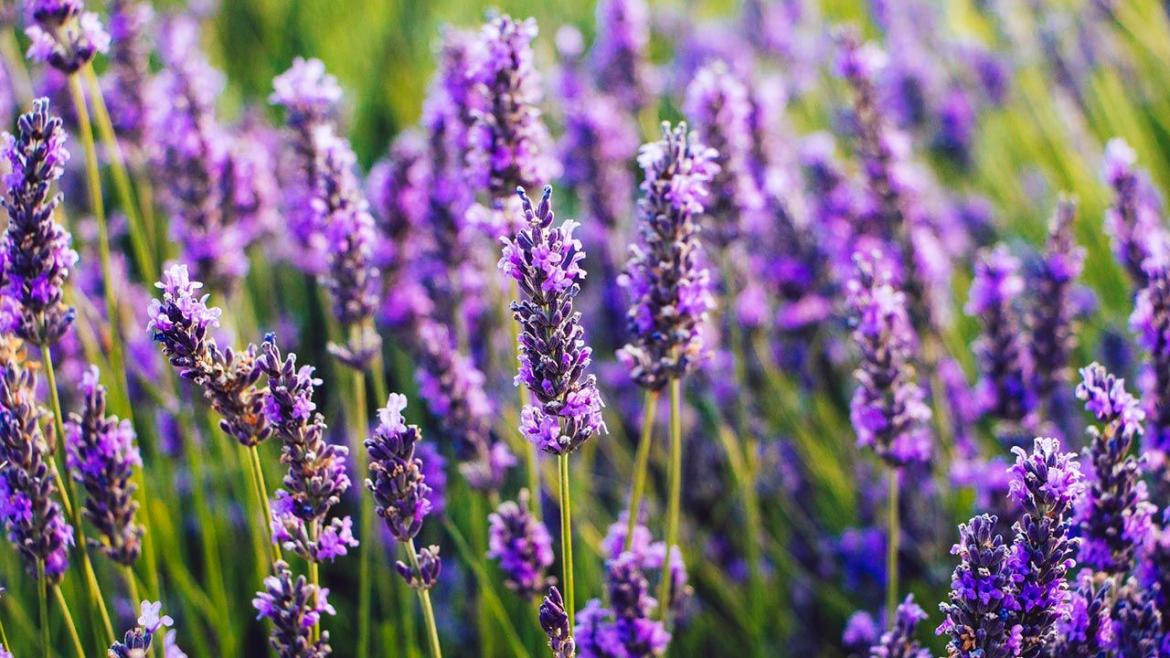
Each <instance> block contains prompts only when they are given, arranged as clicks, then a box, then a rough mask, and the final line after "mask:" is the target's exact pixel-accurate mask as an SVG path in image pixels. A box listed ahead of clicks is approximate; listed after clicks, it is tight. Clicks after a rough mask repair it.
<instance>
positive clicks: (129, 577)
mask: <svg viewBox="0 0 1170 658" xmlns="http://www.w3.org/2000/svg"><path fill="white" fill-rule="evenodd" d="M121 567H122V577H123V578H124V579H125V580H126V592H127V594H129V595H130V603H131V604H132V605H138V604H139V603H141V602H142V599H140V598H138V580H137V579H136V578H135V577H134V570H133V569H131V568H130V567H129V566H127V565H125V564H123V565H121Z"/></svg>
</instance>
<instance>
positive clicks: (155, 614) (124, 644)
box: [106, 601, 185, 658]
mask: <svg viewBox="0 0 1170 658" xmlns="http://www.w3.org/2000/svg"><path fill="white" fill-rule="evenodd" d="M161 608H162V604H161V603H159V602H154V603H151V602H150V601H143V602H142V607H141V611H142V614H141V615H139V617H138V625H137V626H135V627H134V628H132V629H130V630H128V631H126V635H124V636H123V637H122V641H121V642H114V644H113V645H111V646H110V650H109V652H108V653H107V654H106V655H107V656H109V658H141V657H142V656H147V655H150V648H151V643H152V642H153V640H154V637H155V636H156V635H158V634H159V631H160V630H161V629H166V628H170V627H171V626H173V625H174V624H175V620H174V619H171V617H170V615H162V616H159V612H160V610H161ZM165 633H166V635H168V636H169V635H170V634H171V633H174V631H165ZM177 650H178V648H177V647H174V645H173V644H172V645H170V647H168V648H167V649H166V650H165V653H164V654H163V655H164V657H165V658H172V657H173V656H176V655H179V654H181V652H179V654H176V653H175V651H177ZM182 655H185V654H182Z"/></svg>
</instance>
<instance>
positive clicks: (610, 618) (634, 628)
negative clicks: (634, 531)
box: [573, 551, 670, 658]
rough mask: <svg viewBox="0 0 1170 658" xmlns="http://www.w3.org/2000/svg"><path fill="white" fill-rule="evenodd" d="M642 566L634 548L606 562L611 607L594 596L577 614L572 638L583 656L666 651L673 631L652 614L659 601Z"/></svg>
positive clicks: (652, 654)
mask: <svg viewBox="0 0 1170 658" xmlns="http://www.w3.org/2000/svg"><path fill="white" fill-rule="evenodd" d="M642 568H643V567H642V559H641V557H640V556H638V555H637V554H636V553H634V552H632V551H626V552H623V553H622V554H620V555H619V556H618V557H617V558H615V559H611V560H609V561H608V562H607V563H606V593H607V595H608V598H609V608H608V609H607V608H603V607H602V606H601V602H600V601H598V600H597V599H593V600H591V601H589V603H587V604H586V605H585V609H584V610H582V611H581V612H580V613H579V614H578V615H577V627H576V628H575V629H574V631H573V637H574V640H575V641H576V644H577V650H578V655H580V656H581V658H609V657H611V656H661V655H663V654H664V653H665V652H666V647H667V646H668V645H669V644H670V633H669V632H667V630H666V628H665V626H664V625H663V624H662V622H661V621H658V620H656V619H654V618H653V617H652V615H653V613H654V610H655V609H656V608H657V607H658V602H657V601H655V600H654V597H652V596H650V593H649V591H650V583H649V581H647V579H646V576H645V575H644V573H643V571H642Z"/></svg>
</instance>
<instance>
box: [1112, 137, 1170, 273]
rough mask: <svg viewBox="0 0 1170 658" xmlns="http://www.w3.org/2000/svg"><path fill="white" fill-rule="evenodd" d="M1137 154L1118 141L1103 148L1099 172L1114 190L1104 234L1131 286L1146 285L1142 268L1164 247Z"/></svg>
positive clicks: (1156, 204)
mask: <svg viewBox="0 0 1170 658" xmlns="http://www.w3.org/2000/svg"><path fill="white" fill-rule="evenodd" d="M1136 163H1137V154H1135V153H1134V151H1133V149H1132V148H1130V147H1129V145H1128V144H1126V143H1125V141H1124V140H1122V139H1121V138H1117V137H1115V138H1113V139H1111V140H1109V143H1108V144H1107V145H1106V146H1105V161H1104V162H1103V163H1102V164H1101V173H1102V176H1103V177H1104V178H1105V182H1106V183H1107V184H1108V185H1109V187H1111V188H1112V189H1113V197H1114V198H1113V205H1112V206H1110V207H1109V209H1108V210H1107V211H1106V212H1105V231H1106V232H1107V233H1109V235H1110V237H1111V238H1112V239H1113V250H1114V253H1115V254H1116V255H1117V259H1118V260H1119V261H1120V262H1121V264H1122V266H1123V267H1125V271H1126V273H1128V274H1129V277H1130V279H1131V280H1133V282H1134V285H1136V286H1137V287H1139V288H1140V287H1142V286H1144V285H1145V284H1146V273H1145V270H1144V269H1143V268H1144V266H1145V263H1146V259H1148V258H1149V257H1150V256H1161V255H1163V254H1164V253H1165V251H1166V247H1167V244H1166V243H1167V237H1166V232H1165V230H1164V229H1162V227H1161V224H1162V220H1161V216H1160V215H1161V208H1160V205H1161V204H1160V203H1159V201H1158V198H1157V193H1156V192H1155V190H1154V187H1153V185H1152V184H1151V183H1150V181H1149V178H1148V176H1147V175H1146V174H1145V172H1142V171H1140V170H1138V169H1136V167H1135V166H1134V165H1135V164H1136Z"/></svg>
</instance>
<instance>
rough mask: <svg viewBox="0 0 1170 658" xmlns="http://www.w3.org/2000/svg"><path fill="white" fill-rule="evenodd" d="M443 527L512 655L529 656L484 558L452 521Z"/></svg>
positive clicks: (447, 520)
mask: <svg viewBox="0 0 1170 658" xmlns="http://www.w3.org/2000/svg"><path fill="white" fill-rule="evenodd" d="M443 527H445V528H446V529H447V534H449V535H450V536H451V539H452V541H454V542H455V550H456V551H458V552H459V555H460V557H462V558H463V561H464V562H465V563H466V564H467V565H468V566H469V567H470V568H471V570H472V572H473V573H474V574H475V577H476V578H477V579H478V580H479V586H480V589H481V594H482V596H483V597H484V599H485V600H486V601H487V603H488V607H489V608H490V610H491V612H492V614H493V616H495V618H496V622H497V623H499V625H500V626H499V627H500V628H501V629H503V632H504V637H506V638H507V639H508V644H510V645H511V649H512V654H513V655H514V656H528V655H529V653H528V650H527V649H525V648H524V642H523V641H522V640H521V639H520V634H519V632H518V631H517V630H516V626H515V625H514V624H513V623H512V619H511V617H509V616H508V613H507V612H506V611H505V610H504V604H503V602H502V601H501V600H500V596H499V594H497V593H496V590H495V586H494V585H493V584H492V579H491V576H489V575H488V573H487V570H486V569H484V566H483V558H482V557H476V555H475V554H474V553H473V552H472V550H471V546H470V545H468V543H467V539H466V538H464V536H463V533H462V532H460V531H459V528H458V527H457V526H456V525H455V524H454V523H453V522H452V521H451V519H449V518H444V519H443ZM480 555H481V556H482V555H483V554H482V553H481V554H480Z"/></svg>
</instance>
